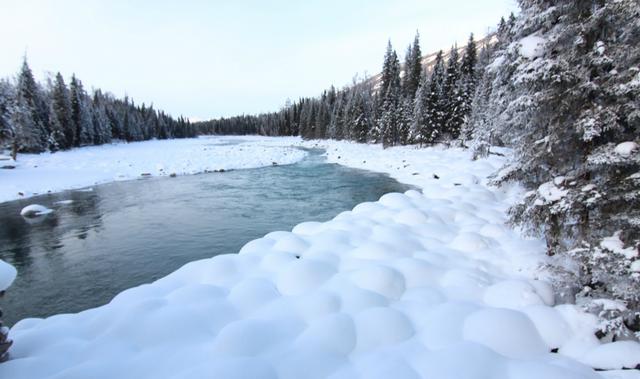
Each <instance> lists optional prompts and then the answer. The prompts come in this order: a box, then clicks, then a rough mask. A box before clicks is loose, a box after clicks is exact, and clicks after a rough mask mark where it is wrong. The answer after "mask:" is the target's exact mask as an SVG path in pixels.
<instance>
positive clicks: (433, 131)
mask: <svg viewBox="0 0 640 379" xmlns="http://www.w3.org/2000/svg"><path fill="white" fill-rule="evenodd" d="M444 81H445V69H444V60H443V57H442V50H440V51H439V52H438V54H437V55H436V59H435V63H434V66H433V70H432V71H431V77H430V79H429V89H428V91H427V96H426V101H425V114H426V117H425V119H426V121H427V123H426V125H425V127H424V131H425V132H424V136H425V137H424V138H425V140H426V141H430V142H433V141H435V140H436V139H438V138H440V136H441V135H442V133H443V128H444V121H445V120H444V109H443V108H442V106H443V104H444V91H443V88H444Z"/></svg>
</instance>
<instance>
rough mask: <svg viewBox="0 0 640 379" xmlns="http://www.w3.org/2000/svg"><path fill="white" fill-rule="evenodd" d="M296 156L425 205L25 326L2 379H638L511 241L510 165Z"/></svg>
mask: <svg viewBox="0 0 640 379" xmlns="http://www.w3.org/2000/svg"><path fill="white" fill-rule="evenodd" d="M287 143H290V142H288V141H286V140H282V144H283V145H286V144H287ZM302 145H304V146H320V147H324V148H326V149H327V152H328V154H327V156H328V161H330V162H339V163H341V164H344V165H347V166H351V167H357V168H365V169H369V170H374V171H380V172H386V173H389V174H390V175H391V176H393V177H395V178H397V179H399V180H401V181H403V182H406V183H410V184H414V185H416V186H419V187H420V188H422V192H419V191H416V190H411V191H408V192H406V193H405V194H399V193H391V194H387V195H384V196H382V197H381V198H380V200H379V201H376V202H367V203H362V204H359V205H357V206H356V207H354V208H353V210H351V211H345V212H343V213H340V214H339V215H338V216H336V217H335V218H334V219H333V220H330V221H328V222H324V223H320V222H304V223H301V224H299V225H297V226H296V227H294V228H293V230H292V231H291V232H288V231H276V232H272V233H269V234H267V235H266V236H264V237H263V238H260V239H257V240H254V241H251V242H249V243H247V244H246V245H245V246H244V247H243V248H242V249H241V251H240V252H239V254H227V255H220V256H216V257H213V258H211V259H205V260H200V261H195V262H191V263H189V264H187V265H185V266H183V267H182V268H180V269H179V270H177V271H175V272H174V273H172V274H170V275H168V276H166V277H164V278H162V279H159V280H157V281H155V282H153V283H151V284H146V285H142V286H139V287H136V288H132V289H129V290H127V291H124V292H122V293H120V294H119V295H117V296H116V297H115V298H114V299H113V300H112V301H111V302H110V303H109V304H107V305H105V306H102V307H99V308H95V309H91V310H87V311H84V312H80V313H77V314H65V315H57V316H53V317H50V318H47V319H25V320H22V321H20V322H19V323H17V324H16V325H15V326H14V327H13V328H12V330H11V335H12V338H13V339H14V341H15V343H14V345H13V347H12V352H11V360H10V361H8V362H5V363H3V364H0V377H2V378H12V379H21V378H45V377H46V378H49V377H52V378H53V377H55V378H114V377H117V378H152V377H162V378H203V377H210V378H296V379H298V378H333V379H338V378H421V377H422V378H497V379H500V378H522V379H524V378H532V379H533V378H563V379H566V378H569V379H571V378H600V377H601V376H600V374H599V373H598V372H596V371H593V370H592V368H591V367H590V366H589V365H594V366H595V365H597V366H599V367H601V368H610V369H619V368H621V367H623V366H628V365H632V364H634V363H639V362H638V359H639V358H640V357H637V356H636V353H637V351H638V347H639V346H638V344H635V343H632V342H630V343H624V344H617V345H607V344H601V343H600V342H599V341H598V340H597V339H596V338H595V336H594V331H595V330H596V329H597V327H598V320H597V319H596V318H595V316H593V315H590V314H587V313H585V312H583V311H582V310H581V308H579V307H577V306H575V305H566V304H565V305H554V294H553V291H552V290H551V287H550V285H549V284H548V283H547V282H546V281H545V280H544V275H542V274H541V272H540V269H539V265H540V263H542V262H543V260H544V259H545V256H544V251H545V248H544V243H543V242H542V241H541V240H537V239H524V238H522V237H521V236H520V235H519V234H518V233H516V232H515V231H513V230H511V229H509V228H508V227H507V226H505V221H506V215H505V210H506V209H507V207H508V206H509V204H511V203H513V201H515V200H517V198H518V197H519V196H521V195H522V191H521V190H520V189H519V188H516V187H513V188H501V189H497V188H490V187H487V186H486V185H485V182H486V180H487V179H486V177H487V175H489V174H490V173H492V172H494V171H495V170H496V169H497V168H498V167H499V166H500V165H501V164H502V163H503V161H502V158H499V157H496V156H492V157H490V158H489V159H483V160H478V161H471V159H470V154H469V152H468V151H464V150H461V149H443V148H438V147H435V148H429V149H421V150H418V149H415V148H411V147H402V148H391V149H386V150H382V148H381V147H380V146H379V145H373V146H370V145H358V144H353V143H346V142H331V141H329V142H327V141H324V142H314V141H311V142H304V143H302ZM434 175H435V176H437V177H438V178H439V179H436V178H435V176H434ZM555 348H557V349H559V352H558V353H557V354H556V353H550V350H551V349H555ZM618 373H619V375H618ZM605 375H606V376H607V377H608V378H614V377H625V378H627V377H632V376H630V375H629V374H628V372H626V371H625V372H622V371H613V372H607V373H606V374H605ZM636 377H637V376H636Z"/></svg>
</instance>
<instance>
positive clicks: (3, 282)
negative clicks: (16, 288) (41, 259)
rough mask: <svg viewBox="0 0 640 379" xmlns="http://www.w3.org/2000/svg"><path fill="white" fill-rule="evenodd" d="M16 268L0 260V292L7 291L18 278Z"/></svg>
mask: <svg viewBox="0 0 640 379" xmlns="http://www.w3.org/2000/svg"><path fill="white" fill-rule="evenodd" d="M17 273H18V272H17V271H16V268H15V267H13V266H12V265H10V264H8V263H7V262H5V261H3V260H2V259H0V291H5V290H6V289H7V288H9V286H11V283H13V281H14V280H15V278H16V275H17Z"/></svg>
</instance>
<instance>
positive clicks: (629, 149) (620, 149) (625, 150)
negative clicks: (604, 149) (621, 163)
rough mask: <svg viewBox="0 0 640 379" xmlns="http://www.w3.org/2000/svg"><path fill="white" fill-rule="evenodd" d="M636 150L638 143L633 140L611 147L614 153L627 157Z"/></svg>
mask: <svg viewBox="0 0 640 379" xmlns="http://www.w3.org/2000/svg"><path fill="white" fill-rule="evenodd" d="M637 150H638V144H637V143H635V142H633V141H627V142H622V143H619V144H617V145H616V147H615V148H614V149H613V151H615V152H616V154H618V155H620V156H623V157H628V156H630V155H631V154H633V153H634V152H635V151H637Z"/></svg>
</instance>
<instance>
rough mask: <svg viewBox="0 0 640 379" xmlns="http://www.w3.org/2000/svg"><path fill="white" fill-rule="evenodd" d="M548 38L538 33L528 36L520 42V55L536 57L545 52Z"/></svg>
mask: <svg viewBox="0 0 640 379" xmlns="http://www.w3.org/2000/svg"><path fill="white" fill-rule="evenodd" d="M545 43H546V40H545V39H544V38H542V37H539V36H537V35H530V36H526V37H524V38H523V39H521V40H520V42H519V51H520V55H522V56H523V57H525V58H529V59H534V58H537V57H540V56H542V54H544V45H545Z"/></svg>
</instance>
